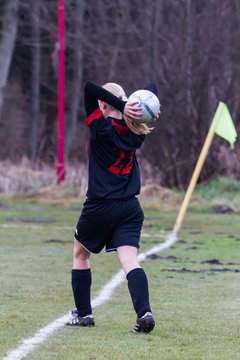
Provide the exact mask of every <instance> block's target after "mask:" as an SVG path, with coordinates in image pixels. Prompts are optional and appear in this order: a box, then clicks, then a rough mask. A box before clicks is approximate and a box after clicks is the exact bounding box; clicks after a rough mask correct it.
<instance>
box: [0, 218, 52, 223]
mask: <svg viewBox="0 0 240 360" xmlns="http://www.w3.org/2000/svg"><path fill="white" fill-rule="evenodd" d="M5 221H6V222H17V223H31V224H52V223H54V222H55V221H56V219H38V218H6V219H5Z"/></svg>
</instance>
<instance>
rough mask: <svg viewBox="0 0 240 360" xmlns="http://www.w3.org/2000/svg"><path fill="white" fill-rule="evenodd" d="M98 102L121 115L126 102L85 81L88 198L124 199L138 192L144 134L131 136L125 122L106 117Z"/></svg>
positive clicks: (131, 133) (132, 134)
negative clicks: (88, 137) (139, 162)
mask: <svg viewBox="0 0 240 360" xmlns="http://www.w3.org/2000/svg"><path fill="white" fill-rule="evenodd" d="M98 100H102V101H104V102H107V103H108V104H109V105H111V106H113V107H115V108H116V109H118V110H119V111H121V112H123V109H124V106H125V104H126V102H125V101H122V100H120V99H119V98H118V97H116V96H114V95H113V94H111V93H110V92H108V91H107V90H105V89H104V88H102V87H101V86H99V85H97V84H95V83H93V82H91V81H88V82H87V83H86V86H85V109H86V114H87V118H86V120H85V124H86V125H87V126H88V127H89V130H90V144H89V178H88V190H87V197H88V198H89V199H127V198H130V197H133V196H135V195H137V194H139V192H140V173H139V166H138V162H137V158H136V154H135V152H136V149H138V148H140V147H141V145H142V143H143V141H144V139H145V135H136V134H134V133H133V132H132V131H131V130H130V129H129V128H128V126H127V125H126V123H125V121H124V119H121V120H119V119H114V118H110V117H108V118H105V117H104V116H103V114H102V111H101V110H100V108H99V105H98Z"/></svg>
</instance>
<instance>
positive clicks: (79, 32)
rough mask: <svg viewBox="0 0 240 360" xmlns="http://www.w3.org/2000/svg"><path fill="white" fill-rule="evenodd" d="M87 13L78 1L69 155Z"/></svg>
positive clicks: (83, 4)
mask: <svg viewBox="0 0 240 360" xmlns="http://www.w3.org/2000/svg"><path fill="white" fill-rule="evenodd" d="M84 12H85V1H84V0H78V1H77V6H76V10H75V14H74V21H75V38H74V43H73V51H74V60H73V64H72V67H73V80H72V81H73V82H72V96H71V102H70V116H69V126H68V130H67V138H66V152H67V154H69V151H70V148H71V144H72V142H73V138H74V134H75V133H76V125H77V118H78V110H79V101H80V91H81V83H82V73H83V41H82V40H83V22H84Z"/></svg>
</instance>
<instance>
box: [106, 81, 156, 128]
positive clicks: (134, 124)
mask: <svg viewBox="0 0 240 360" xmlns="http://www.w3.org/2000/svg"><path fill="white" fill-rule="evenodd" d="M103 88H104V89H106V90H107V91H109V92H110V93H112V94H113V95H115V96H117V97H118V98H119V99H121V100H123V101H127V99H128V98H127V95H126V93H125V91H124V90H123V88H122V87H121V86H120V85H119V84H116V83H107V84H105V85H103ZM99 105H100V107H101V106H102V104H101V102H100V104H99ZM104 107H105V108H107V109H108V110H113V109H114V108H113V107H111V106H110V105H108V104H106V103H104ZM102 110H104V109H102ZM125 121H126V124H127V126H128V127H129V129H130V130H131V131H132V132H133V133H135V134H137V135H143V134H148V133H149V132H150V131H151V129H150V128H149V127H148V126H147V125H146V124H143V123H139V122H138V121H131V120H130V119H128V118H125Z"/></svg>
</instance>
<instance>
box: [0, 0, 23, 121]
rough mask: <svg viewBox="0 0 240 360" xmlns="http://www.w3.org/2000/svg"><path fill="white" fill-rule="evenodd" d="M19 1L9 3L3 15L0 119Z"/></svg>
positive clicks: (0, 45)
mask: <svg viewBox="0 0 240 360" xmlns="http://www.w3.org/2000/svg"><path fill="white" fill-rule="evenodd" d="M18 5H19V0H11V1H7V2H6V5H5V11H4V14H3V25H2V34H1V38H0V118H1V112H2V106H3V98H4V88H5V86H6V84H7V80H8V74H9V69H10V65H11V61H12V55H13V51H14V43H15V39H16V35H17V24H18V17H17V11H18Z"/></svg>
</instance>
